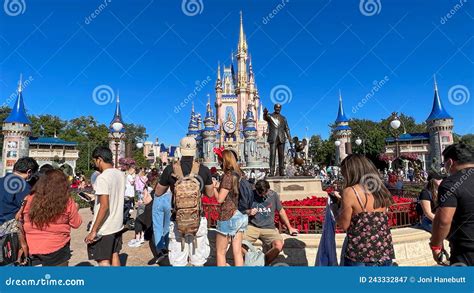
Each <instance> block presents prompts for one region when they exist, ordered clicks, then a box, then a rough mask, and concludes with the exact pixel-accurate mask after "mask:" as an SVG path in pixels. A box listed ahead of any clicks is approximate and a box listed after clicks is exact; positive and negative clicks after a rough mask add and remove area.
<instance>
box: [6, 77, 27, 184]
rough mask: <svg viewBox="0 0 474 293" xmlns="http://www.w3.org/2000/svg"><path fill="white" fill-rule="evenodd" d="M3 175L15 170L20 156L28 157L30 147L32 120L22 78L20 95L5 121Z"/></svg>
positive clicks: (19, 86)
mask: <svg viewBox="0 0 474 293" xmlns="http://www.w3.org/2000/svg"><path fill="white" fill-rule="evenodd" d="M2 133H3V137H4V138H3V153H2V158H3V160H2V164H3V166H2V170H3V171H2V173H3V174H1V175H2V176H4V175H5V174H6V173H9V172H12V171H13V165H15V163H16V161H17V160H18V159H19V158H22V157H27V156H28V155H29V148H30V136H31V121H30V119H28V116H27V115H26V111H25V105H24V104H23V88H22V78H21V76H20V81H19V83H18V95H17V98H16V101H15V104H14V106H13V109H12V111H11V113H10V115H9V116H8V117H7V119H5V121H3V130H2Z"/></svg>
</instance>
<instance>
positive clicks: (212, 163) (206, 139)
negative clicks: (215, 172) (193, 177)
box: [202, 96, 217, 167]
mask: <svg viewBox="0 0 474 293" xmlns="http://www.w3.org/2000/svg"><path fill="white" fill-rule="evenodd" d="M215 124H216V123H215V121H214V114H213V113H212V108H211V100H210V97H209V96H208V100H207V109H206V116H205V117H204V129H203V130H202V145H203V147H202V153H203V159H204V160H203V163H204V165H205V166H207V167H217V159H216V155H215V154H214V151H213V149H214V146H215V143H216V136H217V131H216V129H215Z"/></svg>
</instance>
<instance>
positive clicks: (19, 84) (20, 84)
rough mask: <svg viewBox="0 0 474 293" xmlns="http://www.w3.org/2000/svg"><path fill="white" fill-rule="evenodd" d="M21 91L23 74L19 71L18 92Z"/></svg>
mask: <svg viewBox="0 0 474 293" xmlns="http://www.w3.org/2000/svg"><path fill="white" fill-rule="evenodd" d="M22 91H23V74H21V73H20V81H19V82H18V92H19V93H21V92H22Z"/></svg>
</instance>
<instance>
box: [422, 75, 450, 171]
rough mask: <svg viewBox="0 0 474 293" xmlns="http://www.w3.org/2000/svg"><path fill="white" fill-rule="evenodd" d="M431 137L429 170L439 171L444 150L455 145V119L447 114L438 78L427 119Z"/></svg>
mask: <svg viewBox="0 0 474 293" xmlns="http://www.w3.org/2000/svg"><path fill="white" fill-rule="evenodd" d="M426 124H427V128H428V133H429V135H430V158H429V160H428V166H427V167H428V168H431V169H435V170H439V169H440V168H441V163H442V162H443V156H442V153H443V150H444V149H445V148H446V147H447V146H448V145H450V144H453V126H454V123H453V117H451V115H449V114H448V112H446V110H445V109H444V107H443V104H442V103H441V99H440V97H439V94H438V85H437V83H436V77H435V78H434V99H433V108H432V109H431V113H430V115H429V116H428V118H427V119H426Z"/></svg>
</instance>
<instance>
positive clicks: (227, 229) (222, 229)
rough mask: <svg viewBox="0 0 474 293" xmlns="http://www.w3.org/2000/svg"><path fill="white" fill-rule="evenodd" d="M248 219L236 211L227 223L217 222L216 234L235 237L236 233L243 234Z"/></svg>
mask: <svg viewBox="0 0 474 293" xmlns="http://www.w3.org/2000/svg"><path fill="white" fill-rule="evenodd" d="M248 222H249V218H248V216H247V215H244V214H242V213H241V212H239V211H236V212H235V213H234V215H233V216H232V218H230V219H229V220H227V221H217V228H216V230H217V232H219V233H220V234H223V235H225V236H235V234H237V233H238V232H245V230H246V229H247V225H248Z"/></svg>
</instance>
